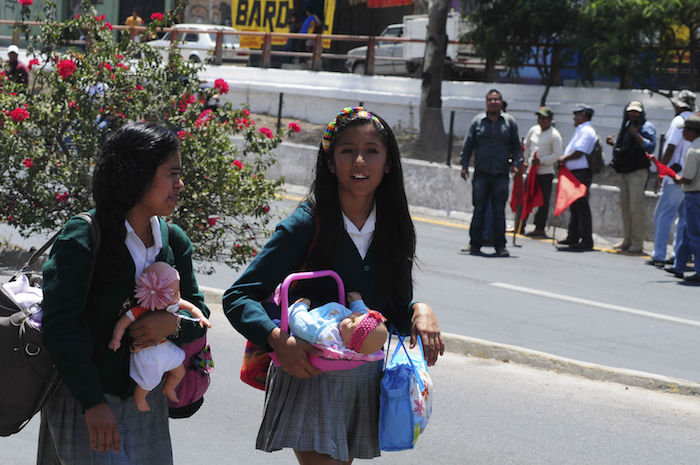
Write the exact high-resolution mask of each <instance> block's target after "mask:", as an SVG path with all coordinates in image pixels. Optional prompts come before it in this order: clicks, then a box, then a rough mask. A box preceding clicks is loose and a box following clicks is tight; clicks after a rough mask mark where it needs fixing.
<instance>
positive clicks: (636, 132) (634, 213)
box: [605, 100, 656, 253]
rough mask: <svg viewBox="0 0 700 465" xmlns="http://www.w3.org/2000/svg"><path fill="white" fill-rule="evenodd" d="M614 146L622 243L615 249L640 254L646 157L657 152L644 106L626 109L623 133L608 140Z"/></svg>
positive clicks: (635, 103) (633, 104)
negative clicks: (618, 184)
mask: <svg viewBox="0 0 700 465" xmlns="http://www.w3.org/2000/svg"><path fill="white" fill-rule="evenodd" d="M605 141H606V142H607V143H608V145H612V146H613V158H612V167H613V169H614V170H615V171H616V172H617V173H619V174H620V175H622V176H621V180H620V213H621V214H622V242H620V243H619V244H616V245H615V246H613V247H614V248H615V249H618V250H623V251H627V252H630V253H641V252H642V248H643V246H644V237H645V236H646V228H645V223H646V216H645V214H644V188H645V186H646V183H647V177H648V175H649V159H648V158H647V156H646V154H647V153H654V149H655V148H656V129H655V128H654V125H653V124H651V122H649V121H647V120H646V113H645V111H644V105H642V102H640V101H637V100H633V101H631V102H630V103H628V104H627V107H625V115H624V117H623V120H622V126H621V127H620V132H619V133H618V134H617V140H616V139H615V135H610V136H608V137H607V139H606V140H605Z"/></svg>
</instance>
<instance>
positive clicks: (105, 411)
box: [85, 402, 121, 454]
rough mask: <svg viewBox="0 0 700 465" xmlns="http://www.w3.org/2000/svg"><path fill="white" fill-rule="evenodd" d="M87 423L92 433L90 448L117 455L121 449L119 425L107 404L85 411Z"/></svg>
mask: <svg viewBox="0 0 700 465" xmlns="http://www.w3.org/2000/svg"><path fill="white" fill-rule="evenodd" d="M85 421H86V422H87V427H88V431H89V432H90V446H91V447H92V448H93V449H94V450H95V451H97V452H111V451H114V453H115V454H116V453H117V452H119V448H120V447H121V438H120V436H119V425H118V424H117V418H116V417H115V416H114V412H112V409H111V408H110V407H109V405H107V404H106V403H104V402H103V403H101V404H97V405H95V406H94V407H91V408H89V409H87V410H86V411H85Z"/></svg>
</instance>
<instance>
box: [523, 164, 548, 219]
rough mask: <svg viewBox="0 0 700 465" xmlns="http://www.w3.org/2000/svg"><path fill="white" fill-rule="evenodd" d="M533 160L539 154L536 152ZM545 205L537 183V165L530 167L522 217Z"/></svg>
mask: <svg viewBox="0 0 700 465" xmlns="http://www.w3.org/2000/svg"><path fill="white" fill-rule="evenodd" d="M533 158H537V152H535V155H534V156H533ZM543 204H544V199H543V198H542V188H541V187H540V183H539V182H537V165H530V171H529V172H528V173H527V183H526V188H525V199H524V200H523V212H522V213H521V214H520V216H521V217H522V218H525V217H526V216H527V215H529V214H530V212H531V211H532V210H534V209H535V207H540V206H542V205H543Z"/></svg>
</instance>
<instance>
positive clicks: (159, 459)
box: [37, 385, 173, 465]
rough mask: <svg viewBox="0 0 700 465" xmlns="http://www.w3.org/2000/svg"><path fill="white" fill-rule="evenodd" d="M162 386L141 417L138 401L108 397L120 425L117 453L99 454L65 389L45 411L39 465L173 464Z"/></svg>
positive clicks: (153, 395)
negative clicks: (93, 447)
mask: <svg viewBox="0 0 700 465" xmlns="http://www.w3.org/2000/svg"><path fill="white" fill-rule="evenodd" d="M161 388H162V385H161V386H158V387H157V388H156V389H154V390H153V391H151V392H150V393H149V394H148V396H147V398H146V399H147V400H148V405H149V406H150V408H151V410H150V411H149V412H139V411H138V410H137V409H136V404H135V403H134V398H133V397H129V398H126V399H121V398H120V397H118V396H112V395H106V396H105V397H106V398H107V404H108V405H109V406H110V408H111V409H112V412H114V415H115V416H116V418H117V422H118V423H119V433H120V436H121V448H120V449H119V452H118V453H116V454H114V453H112V452H95V451H94V450H92V448H91V447H90V432H89V431H88V428H87V422H86V421H85V415H84V414H83V413H82V411H81V407H80V404H79V403H78V401H77V400H75V398H74V397H73V396H72V395H70V393H69V392H68V391H67V390H66V389H65V387H64V386H61V387H60V388H59V389H58V391H57V392H56V395H54V396H53V397H52V398H51V400H49V402H48V403H47V404H46V406H45V407H44V409H43V410H42V411H41V426H40V430H39V451H38V454H37V463H38V464H39V465H88V464H91V465H107V464H109V465H172V463H173V453H172V447H171V444H170V430H169V427H168V399H167V398H166V397H165V395H164V394H163V392H162V390H161Z"/></svg>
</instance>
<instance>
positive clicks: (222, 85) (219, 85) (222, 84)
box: [214, 79, 228, 94]
mask: <svg viewBox="0 0 700 465" xmlns="http://www.w3.org/2000/svg"><path fill="white" fill-rule="evenodd" d="M214 88H215V89H218V91H219V92H220V93H222V94H228V83H227V82H226V81H224V80H223V79H217V80H216V81H214Z"/></svg>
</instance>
